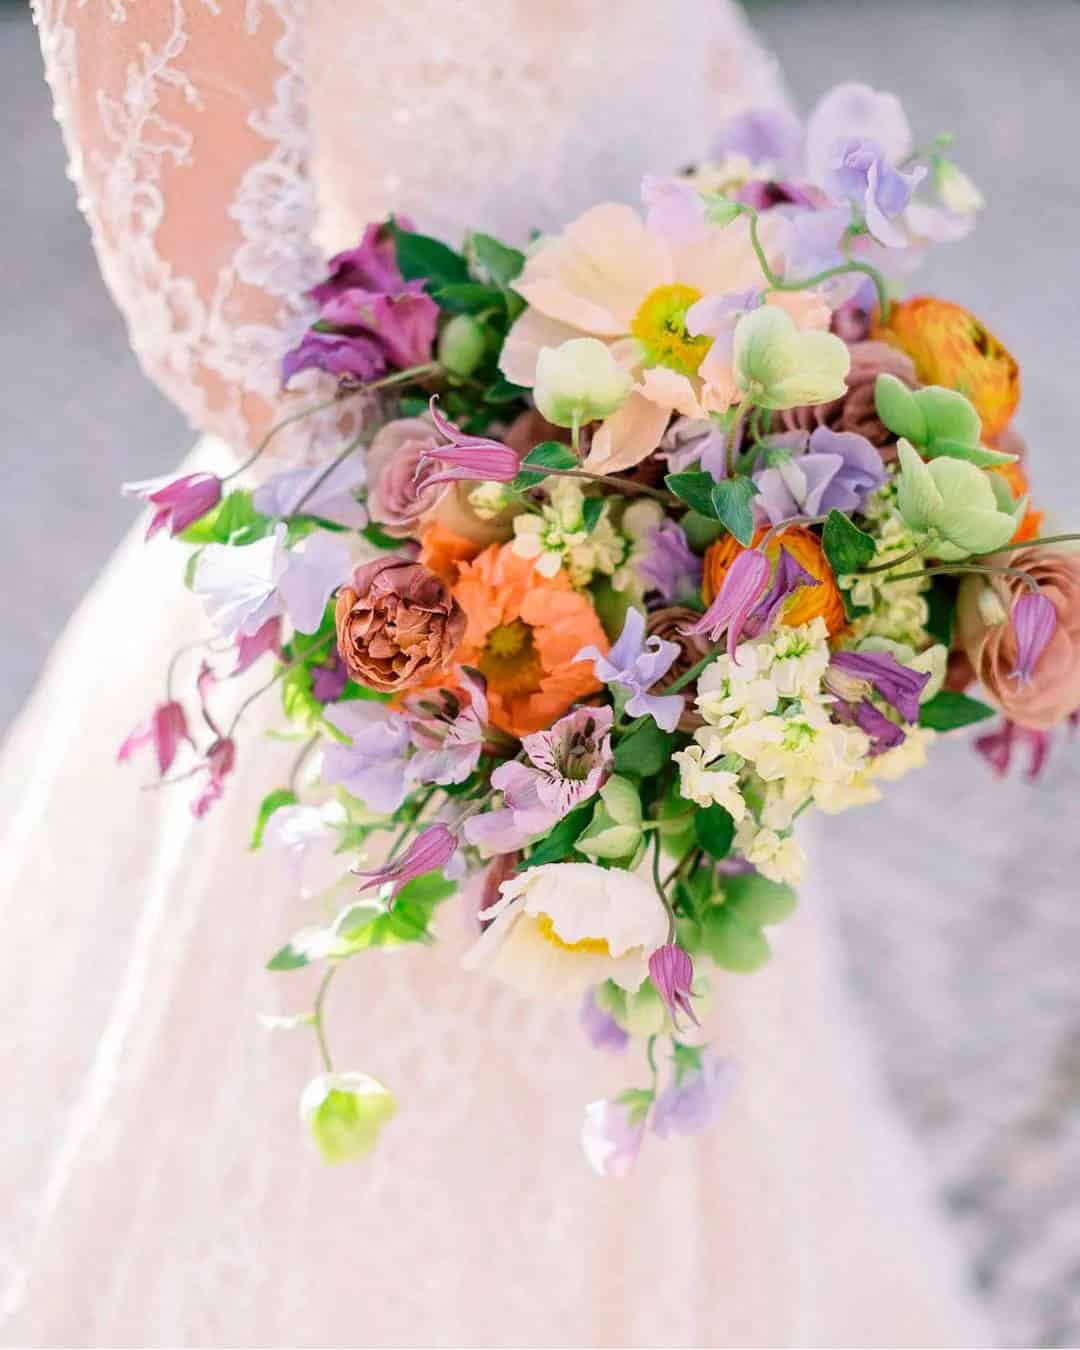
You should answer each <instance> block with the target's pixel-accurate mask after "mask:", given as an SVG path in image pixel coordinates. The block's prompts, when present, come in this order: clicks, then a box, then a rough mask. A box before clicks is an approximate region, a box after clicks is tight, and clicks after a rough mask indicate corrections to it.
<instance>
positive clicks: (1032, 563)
mask: <svg viewBox="0 0 1080 1350" xmlns="http://www.w3.org/2000/svg"><path fill="white" fill-rule="evenodd" d="M987 562H988V564H989V565H990V566H1007V567H1012V568H1016V569H1018V570H1019V571H1022V572H1027V573H1029V574H1030V575H1031V576H1032V577H1034V578H1035V580H1036V581H1037V582H1038V583H1039V591H1040V593H1041V594H1042V595H1044V596H1046V598H1047V599H1048V600H1049V601H1050V603H1051V604H1052V605H1053V606H1054V610H1055V613H1056V614H1057V627H1056V629H1055V631H1054V634H1053V636H1052V637H1051V638H1050V641H1049V642H1048V643H1047V644H1046V646H1045V648H1044V649H1043V651H1042V654H1041V655H1040V657H1039V659H1038V660H1037V661H1036V663H1035V667H1034V670H1033V671H1032V674H1031V679H1030V680H1029V681H1027V682H1024V681H1022V680H1020V679H1017V678H1016V677H1014V675H1013V669H1014V667H1015V665H1016V656H1017V645H1016V634H1015V632H1014V631H1013V625H1012V621H1011V618H1010V617H1009V616H1011V614H1012V608H1013V603H1014V601H1015V600H1016V599H1017V598H1018V597H1019V596H1020V595H1022V594H1023V591H1024V583H1023V581H1022V580H1021V579H1020V578H1019V577H1014V576H1006V575H1004V574H1002V573H1000V572H996V573H993V574H990V575H985V574H984V575H972V576H968V577H965V578H964V581H963V583H962V584H961V586H960V593H959V596H958V597H957V604H956V631H957V640H958V642H959V645H960V646H961V647H962V648H963V649H964V651H965V652H966V653H967V656H968V659H969V660H970V662H971V664H972V666H973V667H974V670H975V676H976V678H977V679H978V680H979V682H980V684H981V685H982V687H983V689H984V690H985V692H986V696H987V698H989V700H990V701H991V702H992V703H994V704H995V705H996V706H997V707H998V708H1000V709H1001V711H1002V712H1003V713H1004V714H1005V716H1006V717H1010V718H1011V719H1012V720H1013V721H1014V722H1018V723H1019V724H1020V725H1021V726H1025V727H1034V728H1036V730H1040V731H1041V730H1046V729H1048V728H1049V727H1052V726H1055V725H1056V724H1057V723H1058V722H1060V721H1062V720H1063V719H1064V718H1065V717H1067V716H1068V715H1069V713H1071V712H1073V711H1074V709H1076V708H1078V707H1080V554H1076V553H1060V552H1056V551H1055V550H1053V549H1049V548H1038V547H1032V548H1025V549H1017V551H1016V552H1015V553H1008V554H1002V555H1001V556H1000V557H998V558H989V559H987ZM988 587H989V589H990V591H991V592H992V593H993V594H992V596H986V595H984V594H983V592H984V591H986V589H987V588H988ZM999 615H1004V616H1006V617H1005V618H1004V619H1001V620H999ZM988 620H995V621H994V622H988Z"/></svg>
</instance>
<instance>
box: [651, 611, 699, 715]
mask: <svg viewBox="0 0 1080 1350" xmlns="http://www.w3.org/2000/svg"><path fill="white" fill-rule="evenodd" d="M700 618H701V615H700V614H699V613H697V611H696V610H693V609H687V608H686V607H685V606H684V605H668V607H667V608H666V609H657V610H654V611H653V612H652V614H650V615H649V617H648V620H647V621H646V623H645V633H646V636H647V637H658V638H661V639H662V640H663V641H664V642H674V643H677V644H678V647H679V655H678V656H677V657H676V658H675V662H674V664H673V665H672V667H671V669H670V670H669V671H668V672H667V674H666V675H661V677H660V678H659V679H658V680H657V682H656V683H655V684H654V685H653V686H652V688H651V689H650V691H649V692H650V693H652V694H663V693H664V692H665V691H666V690H667V689H668V688H669V687H670V686H671V685H673V684H674V683H675V681H676V680H677V679H678V678H679V677H680V676H681V675H685V674H686V672H687V671H688V670H689V669H690V667H691V666H692V665H694V664H696V663H697V662H698V661H700V660H701V658H702V657H703V656H704V655H705V654H706V652H708V650H709V644H708V642H706V640H705V639H704V638H703V637H693V636H688V635H687V634H686V633H684V632H683V631H682V630H683V629H684V628H688V627H689V626H690V625H691V624H695V623H697V621H698V620H699V619H700ZM681 692H683V693H685V695H686V704H685V707H684V708H683V712H682V716H681V717H680V718H679V722H678V726H679V730H680V731H696V730H697V729H698V727H703V726H704V725H705V719H704V718H703V717H702V716H701V715H700V714H699V713H698V711H697V709H696V708H695V707H694V686H693V685H690V686H689V687H688V688H686V689H684V690H683V691H681Z"/></svg>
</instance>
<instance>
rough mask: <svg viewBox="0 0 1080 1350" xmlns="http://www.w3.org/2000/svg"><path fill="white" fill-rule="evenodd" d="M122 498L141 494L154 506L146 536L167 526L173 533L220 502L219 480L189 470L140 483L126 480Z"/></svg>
mask: <svg viewBox="0 0 1080 1350" xmlns="http://www.w3.org/2000/svg"><path fill="white" fill-rule="evenodd" d="M121 491H122V492H123V494H124V496H125V497H142V498H143V500H144V501H147V502H149V503H150V505H151V506H152V507H153V508H154V514H153V515H152V516H151V517H150V524H149V525H148V526H147V529H146V538H147V539H151V538H153V536H154V535H155V534H157V532H158V530H162V529H164V528H165V526H166V525H167V526H168V527H169V533H170V534H173V535H176V534H181V533H183V531H184V530H186V529H187V527H188V526H189V525H191V524H193V523H194V522H195V521H196V520H198V519H199V518H200V517H201V516H205V515H206V513H207V512H208V511H212V510H213V509H214V507H215V506H217V504H218V502H219V501H221V479H220V478H219V477H218V476H217V474H214V473H189V474H185V475H184V476H183V477H182V478H172V479H169V478H148V479H146V480H144V481H143V482H140V483H125V484H124V485H123V487H122V488H121Z"/></svg>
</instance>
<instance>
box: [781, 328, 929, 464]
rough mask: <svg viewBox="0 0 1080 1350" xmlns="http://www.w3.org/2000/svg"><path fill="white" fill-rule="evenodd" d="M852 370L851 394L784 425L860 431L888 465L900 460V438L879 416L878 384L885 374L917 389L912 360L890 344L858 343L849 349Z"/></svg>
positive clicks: (789, 415) (786, 418)
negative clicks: (898, 457) (898, 438)
mask: <svg viewBox="0 0 1080 1350" xmlns="http://www.w3.org/2000/svg"><path fill="white" fill-rule="evenodd" d="M849 350H850V352H851V369H850V370H849V371H848V376H847V386H848V387H847V393H846V394H845V395H844V396H843V398H836V399H833V400H832V402H831V403H819V404H816V405H815V406H813V407H806V408H792V409H790V410H789V411H788V412H782V413H781V414H780V423H781V425H782V426H783V428H784V429H785V430H788V431H813V430H814V429H815V427H820V426H826V427H829V428H830V429H831V430H833V431H857V432H858V433H859V435H860V436H865V437H866V439H867V440H868V441H869V442H870V444H871V445H875V446H877V448H878V451H879V452H880V454H881V458H882V459H883V460H884V461H885V463H886V464H888V463H890V462H891V461H892V460H894V459H895V458H896V437H895V436H894V435H893V434H892V432H891V431H890V430H889V429H888V427H886V426H885V425H884V423H883V422H882V420H881V418H880V417H878V415H877V407H876V405H875V402H874V384H875V382H876V380H877V377H878V376H879V375H881V374H885V375H895V376H896V378H897V379H898V380H903V382H904V383H905V384H906V385H907V386H908V388H909V389H914V388H915V386H916V385H917V384H918V380H917V379H916V378H915V365H914V363H913V361H912V359H911V357H910V356H907V355H906V354H905V353H904V352H901V351H897V350H896V348H895V347H890V346H889V344H888V343H886V342H855V343H852V345H851V347H850V348H849Z"/></svg>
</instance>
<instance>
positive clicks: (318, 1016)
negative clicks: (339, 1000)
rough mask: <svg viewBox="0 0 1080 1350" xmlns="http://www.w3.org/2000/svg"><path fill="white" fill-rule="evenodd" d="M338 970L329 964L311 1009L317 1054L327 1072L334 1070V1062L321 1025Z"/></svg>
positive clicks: (324, 1029) (323, 1027)
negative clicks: (332, 983)
mask: <svg viewBox="0 0 1080 1350" xmlns="http://www.w3.org/2000/svg"><path fill="white" fill-rule="evenodd" d="M337 972H338V967H337V966H331V967H330V968H329V969H328V970H327V972H326V974H325V975H324V976H323V977H322V982H321V984H320V985H319V989H318V993H316V995H315V1003H314V1005H313V1006H312V1009H311V1025H312V1027H313V1028H314V1030H315V1039H316V1040H317V1041H318V1043H319V1055H320V1056H321V1058H322V1062H323V1067H324V1068H325V1069H326V1072H327V1073H333V1072H334V1062H333V1060H332V1059H331V1058H330V1046H329V1045H328V1044H327V1040H326V1028H325V1026H324V1025H323V1009H324V1005H325V1003H326V995H327V993H328V992H329V990H330V981H331V980H332V979H333V978H334V976H335V975H336V974H337Z"/></svg>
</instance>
